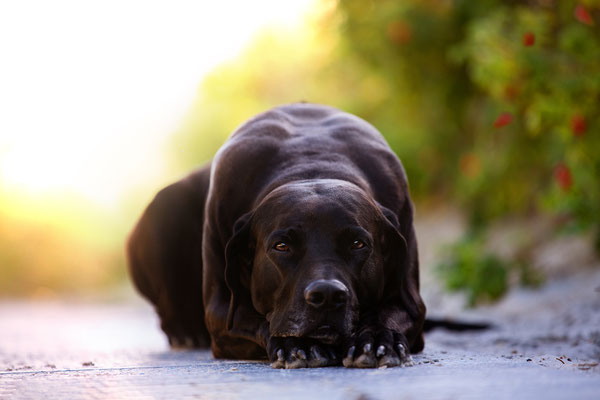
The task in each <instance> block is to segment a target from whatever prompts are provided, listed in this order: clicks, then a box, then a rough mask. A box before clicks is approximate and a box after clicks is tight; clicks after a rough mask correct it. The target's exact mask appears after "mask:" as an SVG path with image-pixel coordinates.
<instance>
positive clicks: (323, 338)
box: [306, 325, 343, 344]
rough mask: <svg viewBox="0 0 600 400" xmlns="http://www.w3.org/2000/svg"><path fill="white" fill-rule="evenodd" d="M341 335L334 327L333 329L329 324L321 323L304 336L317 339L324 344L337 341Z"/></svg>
mask: <svg viewBox="0 0 600 400" xmlns="http://www.w3.org/2000/svg"><path fill="white" fill-rule="evenodd" d="M342 336H343V335H342V334H340V332H338V331H337V330H336V329H333V328H332V327H331V326H329V325H322V326H320V327H318V328H317V329H314V330H312V331H310V332H308V334H307V335H306V337H309V338H311V339H315V340H318V341H319V342H321V343H325V344H335V343H339V341H340V339H341V338H342Z"/></svg>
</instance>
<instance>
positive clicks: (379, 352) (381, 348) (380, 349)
mask: <svg viewBox="0 0 600 400" xmlns="http://www.w3.org/2000/svg"><path fill="white" fill-rule="evenodd" d="M384 354H385V346H384V345H381V346H379V347H378V348H377V357H381V356H382V355H384Z"/></svg>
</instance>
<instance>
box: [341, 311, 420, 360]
mask: <svg viewBox="0 0 600 400" xmlns="http://www.w3.org/2000/svg"><path fill="white" fill-rule="evenodd" d="M421 331H422V329H421V328H419V327H418V326H417V324H415V323H414V321H412V319H411V318H410V316H409V315H408V313H406V312H405V311H403V310H402V309H401V308H400V307H398V306H393V305H391V306H387V307H383V308H381V309H379V310H377V312H373V313H366V314H365V315H363V316H362V317H361V321H360V323H359V329H358V330H357V331H356V333H355V334H354V335H353V336H352V338H351V339H350V340H349V342H348V343H347V344H346V346H345V348H346V352H345V355H344V360H343V364H344V366H345V367H355V368H376V367H384V366H385V367H395V366H409V365H412V360H411V357H410V352H411V351H412V352H416V351H420V350H421V349H422V348H423V335H422V333H421Z"/></svg>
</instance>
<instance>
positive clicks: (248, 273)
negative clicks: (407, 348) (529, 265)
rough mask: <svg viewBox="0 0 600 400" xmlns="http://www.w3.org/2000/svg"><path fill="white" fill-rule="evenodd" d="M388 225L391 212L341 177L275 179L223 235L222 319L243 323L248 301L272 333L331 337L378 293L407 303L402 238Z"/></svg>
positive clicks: (339, 335) (344, 330)
mask: <svg viewBox="0 0 600 400" xmlns="http://www.w3.org/2000/svg"><path fill="white" fill-rule="evenodd" d="M398 228H399V223H398V220H397V218H396V216H395V215H394V213H392V212H391V211H389V210H388V209H386V208H384V207H382V206H380V205H379V204H377V203H376V202H375V201H374V200H373V199H372V198H371V196H369V195H368V194H367V193H366V192H365V191H363V190H361V189H360V188H358V187H357V186H355V185H353V184H350V183H347V182H344V181H337V180H317V181H304V182H297V183H292V184H287V185H284V186H281V187H279V188H277V189H276V190H274V191H272V192H271V193H269V194H268V195H267V196H266V197H265V198H264V199H263V200H262V202H261V203H260V204H259V205H258V206H257V207H256V209H255V210H253V211H252V212H250V213H248V214H246V215H244V216H243V217H241V218H240V219H239V220H238V221H237V223H236V225H235V227H234V234H233V237H232V238H231V240H230V241H229V243H228V244H227V248H226V263H227V266H226V273H225V275H226V282H227V285H228V286H229V288H230V290H231V303H230V307H229V315H228V322H227V325H228V329H230V330H232V331H236V330H244V324H245V321H246V320H247V318H253V317H254V316H252V315H248V316H246V315H244V313H245V312H246V311H245V310H248V309H252V310H253V313H254V311H255V312H256V313H258V314H259V315H263V316H264V317H265V318H266V319H267V321H269V326H270V334H271V335H272V336H280V337H283V336H297V337H310V338H314V339H317V340H320V341H322V342H324V343H336V342H338V341H339V340H341V339H343V338H345V337H348V336H349V335H350V334H351V333H352V332H353V329H354V327H355V324H356V322H357V318H358V315H359V311H360V310H363V311H364V310H368V309H369V308H375V307H377V306H378V305H379V304H381V303H382V302H384V301H385V300H386V298H391V297H395V298H397V299H400V301H402V302H404V303H405V305H406V307H407V310H410V309H411V308H413V307H416V304H415V299H413V298H411V296H410V294H409V293H410V292H411V291H409V290H407V288H405V287H404V285H405V282H407V281H408V280H407V278H406V271H407V265H406V260H407V247H406V246H407V245H406V241H405V239H404V238H403V237H402V235H401V234H400V232H399V230H398ZM241 305H243V307H240V306H241ZM248 306H251V307H250V308H249V307H248ZM256 313H254V314H255V315H256Z"/></svg>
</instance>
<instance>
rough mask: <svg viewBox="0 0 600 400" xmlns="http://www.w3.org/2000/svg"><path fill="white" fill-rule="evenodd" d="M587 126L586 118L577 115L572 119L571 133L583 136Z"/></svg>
mask: <svg viewBox="0 0 600 400" xmlns="http://www.w3.org/2000/svg"><path fill="white" fill-rule="evenodd" d="M586 129H587V126H586V124H585V117H584V116H583V115H581V114H575V115H573V116H572V117H571V131H572V132H573V135H575V136H583V134H584V133H585V130H586Z"/></svg>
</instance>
